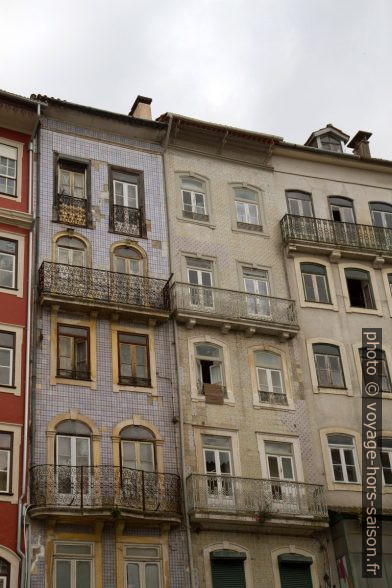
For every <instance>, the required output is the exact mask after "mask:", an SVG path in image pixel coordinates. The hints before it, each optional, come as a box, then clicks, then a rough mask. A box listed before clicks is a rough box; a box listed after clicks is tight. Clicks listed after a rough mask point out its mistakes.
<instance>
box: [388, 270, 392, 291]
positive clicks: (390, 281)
mask: <svg viewBox="0 0 392 588" xmlns="http://www.w3.org/2000/svg"><path fill="white" fill-rule="evenodd" d="M387 278H388V284H389V291H390V294H391V296H392V274H388V276H387Z"/></svg>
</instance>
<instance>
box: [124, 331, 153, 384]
mask: <svg viewBox="0 0 392 588" xmlns="http://www.w3.org/2000/svg"><path fill="white" fill-rule="evenodd" d="M118 360H119V379H120V381H119V384H124V385H127V386H145V387H149V386H151V380H150V367H149V349H148V336H147V335H139V334H135V333H118Z"/></svg>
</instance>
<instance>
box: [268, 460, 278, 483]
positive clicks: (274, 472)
mask: <svg viewBox="0 0 392 588" xmlns="http://www.w3.org/2000/svg"><path fill="white" fill-rule="evenodd" d="M268 469H269V474H270V478H279V464H278V458H277V457H275V456H274V455H268Z"/></svg>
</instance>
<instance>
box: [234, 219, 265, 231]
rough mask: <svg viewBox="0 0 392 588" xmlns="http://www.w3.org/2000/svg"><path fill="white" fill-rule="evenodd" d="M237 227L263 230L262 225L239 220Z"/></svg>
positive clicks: (248, 229)
mask: <svg viewBox="0 0 392 588" xmlns="http://www.w3.org/2000/svg"><path fill="white" fill-rule="evenodd" d="M237 228H238V229H245V230H247V231H257V232H259V233H262V232H263V227H262V225H255V224H253V223H242V222H240V221H237Z"/></svg>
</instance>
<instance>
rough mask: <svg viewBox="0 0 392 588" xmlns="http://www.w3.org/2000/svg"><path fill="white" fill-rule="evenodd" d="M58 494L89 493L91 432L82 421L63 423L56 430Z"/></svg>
mask: <svg viewBox="0 0 392 588" xmlns="http://www.w3.org/2000/svg"><path fill="white" fill-rule="evenodd" d="M55 463H56V487H57V493H58V494H72V495H76V494H80V493H81V492H82V488H83V493H84V494H88V493H89V480H90V471H89V470H90V466H91V430H90V428H89V427H88V426H87V425H85V424H84V423H82V422H81V421H71V420H67V421H62V422H61V423H60V424H59V425H58V426H57V428H56V460H55Z"/></svg>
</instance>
